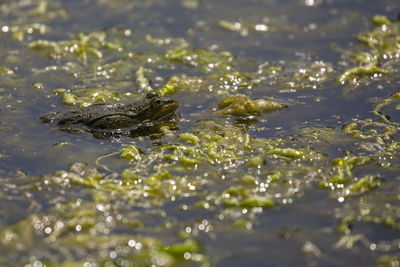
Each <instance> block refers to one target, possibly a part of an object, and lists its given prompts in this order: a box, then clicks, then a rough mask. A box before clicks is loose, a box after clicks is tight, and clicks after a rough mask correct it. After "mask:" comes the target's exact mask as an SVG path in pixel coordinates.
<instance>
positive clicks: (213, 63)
mask: <svg viewBox="0 0 400 267" xmlns="http://www.w3.org/2000/svg"><path fill="white" fill-rule="evenodd" d="M165 59H166V60H167V61H171V62H179V63H183V64H185V65H188V66H191V67H195V68H198V69H200V70H202V71H204V72H211V71H220V72H222V71H230V70H231V69H232V67H233V65H232V61H233V60H234V57H233V56H232V55H231V53H229V52H221V53H215V52H211V51H208V50H204V49H185V48H175V49H171V50H169V51H167V52H166V53H165Z"/></svg>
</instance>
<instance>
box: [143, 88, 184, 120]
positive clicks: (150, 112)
mask: <svg viewBox="0 0 400 267" xmlns="http://www.w3.org/2000/svg"><path fill="white" fill-rule="evenodd" d="M178 107H179V102H178V101H176V100H175V99H163V98H160V97H159V96H158V95H157V94H155V93H148V94H147V95H146V97H145V99H143V106H142V108H141V111H140V112H139V114H138V115H137V117H138V119H139V120H140V121H142V122H143V121H147V120H148V121H160V120H163V119H165V118H168V117H169V116H171V115H172V114H173V113H174V112H175V110H176V109H177V108H178Z"/></svg>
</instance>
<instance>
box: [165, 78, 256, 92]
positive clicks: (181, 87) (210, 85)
mask: <svg viewBox="0 0 400 267" xmlns="http://www.w3.org/2000/svg"><path fill="white" fill-rule="evenodd" d="M252 86H253V85H252V83H251V82H250V80H249V78H248V77H246V76H245V75H244V74H242V73H240V72H227V73H225V74H211V75H206V76H188V75H184V74H182V75H173V76H171V77H169V79H168V81H167V83H166V84H165V85H164V86H163V87H162V88H160V89H159V90H158V93H159V94H160V95H161V96H166V95H171V94H173V93H175V92H179V91H184V92H191V93H196V92H201V91H204V92H212V93H214V94H217V95H220V94H226V93H228V92H236V91H238V90H239V89H241V88H246V89H250V88H252Z"/></svg>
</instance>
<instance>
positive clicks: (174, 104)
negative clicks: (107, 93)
mask: <svg viewBox="0 0 400 267" xmlns="http://www.w3.org/2000/svg"><path fill="white" fill-rule="evenodd" d="M178 107H179V102H178V101H177V100H175V99H163V98H160V97H159V96H158V95H157V94H155V93H148V94H147V95H146V96H145V97H144V98H143V99H141V100H139V101H137V102H134V103H129V104H123V103H109V104H94V105H91V106H88V107H85V108H82V109H80V110H69V111H64V112H52V113H50V114H47V115H44V116H41V117H40V118H39V120H40V121H42V122H44V123H55V124H56V125H57V126H58V128H59V129H60V130H62V131H64V132H69V133H73V134H87V133H90V134H92V135H93V136H94V137H95V138H98V139H111V138H114V137H116V138H117V137H121V136H131V137H135V136H138V135H147V134H151V133H152V132H154V131H157V130H159V128H160V127H161V125H162V123H163V122H165V121H167V120H168V119H170V118H171V117H172V116H173V115H174V114H175V111H176V109H177V108H178Z"/></svg>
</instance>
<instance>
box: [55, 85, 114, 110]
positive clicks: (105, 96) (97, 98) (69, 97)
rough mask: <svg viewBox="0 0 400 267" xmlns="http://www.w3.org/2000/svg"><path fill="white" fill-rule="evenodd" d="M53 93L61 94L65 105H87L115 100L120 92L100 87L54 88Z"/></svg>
mask: <svg viewBox="0 0 400 267" xmlns="http://www.w3.org/2000/svg"><path fill="white" fill-rule="evenodd" d="M53 92H54V93H56V94H58V95H61V96H62V101H63V102H64V104H67V105H77V106H79V107H88V106H90V105H92V104H94V103H105V102H116V101H119V100H120V94H118V93H117V92H113V91H110V90H107V89H102V88H85V89H76V90H74V91H73V92H71V90H68V89H63V88H60V89H55V90H54V91H53Z"/></svg>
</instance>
